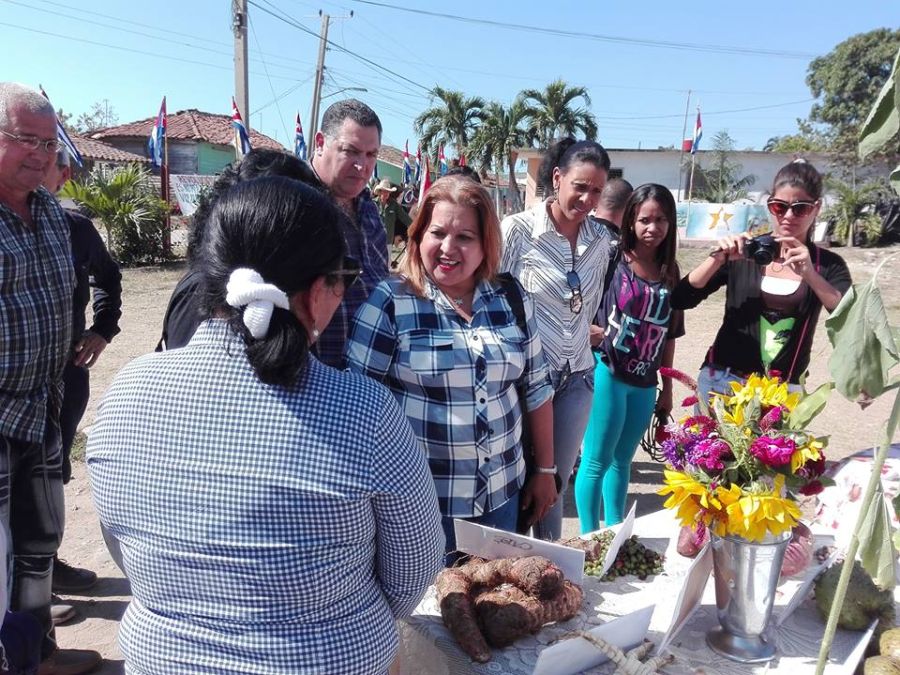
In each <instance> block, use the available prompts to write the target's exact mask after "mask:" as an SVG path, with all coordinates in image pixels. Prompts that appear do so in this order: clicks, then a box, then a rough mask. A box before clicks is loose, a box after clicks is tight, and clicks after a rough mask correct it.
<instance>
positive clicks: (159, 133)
mask: <svg viewBox="0 0 900 675" xmlns="http://www.w3.org/2000/svg"><path fill="white" fill-rule="evenodd" d="M166 125H167V116H166V97H165V96H163V100H162V104H161V105H160V106H159V114H158V115H157V116H156V124H154V125H153V128H152V129H151V130H150V138H149V139H148V140H147V154H148V155H150V161H151V162H152V163H153V166H156V167H160V166H162V165H163V162H164V161H165V143H166Z"/></svg>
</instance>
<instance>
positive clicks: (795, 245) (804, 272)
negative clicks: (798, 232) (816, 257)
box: [775, 237, 814, 279]
mask: <svg viewBox="0 0 900 675" xmlns="http://www.w3.org/2000/svg"><path fill="white" fill-rule="evenodd" d="M775 241H777V242H778V243H780V244H781V255H782V257H783V258H784V263H783V264H784V265H787V266H789V267H790V268H791V270H792V271H793V272H794V273H795V274H797V275H799V276H800V277H801V278H803V279H806V278H807V277H808V276H809V273H810V272H812V271H813V269H814V267H813V264H812V260H811V259H810V257H809V249H808V248H807V247H806V244H804V243H803V242H801V241H800V240H799V239H797V238H796V237H775Z"/></svg>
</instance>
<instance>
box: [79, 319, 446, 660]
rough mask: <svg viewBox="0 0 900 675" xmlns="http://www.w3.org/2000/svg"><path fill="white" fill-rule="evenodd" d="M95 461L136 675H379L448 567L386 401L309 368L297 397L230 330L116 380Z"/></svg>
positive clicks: (334, 374) (218, 330)
mask: <svg viewBox="0 0 900 675" xmlns="http://www.w3.org/2000/svg"><path fill="white" fill-rule="evenodd" d="M88 467H89V469H90V478H91V485H92V488H93V492H94V500H95V502H96V504H97V510H98V512H99V515H100V520H101V522H102V523H103V524H104V525H105V526H106V527H107V528H109V530H110V532H111V533H112V535H113V536H114V537H115V538H116V539H117V540H118V542H119V543H120V544H121V548H122V553H123V558H124V568H125V572H126V574H127V575H128V578H129V580H130V582H131V589H132V593H133V600H132V602H131V604H130V605H129V607H128V610H127V611H126V612H125V616H124V618H123V619H122V625H121V630H120V633H119V641H120V644H121V647H122V652H123V653H124V655H125V660H126V665H127V666H128V669H129V672H134V673H141V674H149V673H152V674H157V673H158V674H159V675H172V674H173V673H242V674H243V673H273V674H278V675H282V674H284V673H375V672H384V671H385V670H387V668H388V666H389V664H390V663H391V661H392V659H393V657H394V655H395V652H396V650H397V645H398V637H397V633H396V629H395V619H396V618H397V617H401V616H404V615H408V614H410V613H411V612H412V610H413V609H414V608H415V606H416V604H417V603H418V602H419V600H420V599H421V597H422V595H423V594H424V592H425V590H426V589H427V587H428V586H429V585H430V584H431V583H432V581H433V580H434V577H435V575H436V573H437V572H438V571H439V570H440V568H441V566H442V562H443V553H444V537H443V533H442V531H441V527H440V514H439V512H438V508H437V499H436V497H435V491H434V486H433V483H432V481H431V477H430V476H429V474H428V466H427V464H426V463H425V460H424V458H423V456H422V451H421V449H420V448H419V445H418V443H417V442H416V439H415V436H414V435H413V433H412V430H411V429H410V427H409V424H408V423H407V421H406V419H405V418H404V417H403V413H402V412H401V411H400V409H399V408H398V406H397V404H396V402H395V401H394V400H393V398H392V397H391V395H390V393H389V392H388V391H387V390H386V389H384V388H383V387H381V386H379V385H377V384H376V383H375V382H373V381H371V380H369V379H368V378H364V377H361V376H359V375H355V374H353V373H347V372H339V371H336V370H334V369H332V368H329V367H327V366H325V365H323V364H321V363H320V362H318V361H317V360H316V359H315V358H313V357H311V358H310V359H309V362H308V366H307V367H306V369H305V370H304V372H303V373H302V374H301V375H300V377H299V378H298V381H297V383H296V384H295V385H294V386H291V387H276V386H269V385H265V384H262V383H261V382H260V381H259V380H258V379H257V377H256V376H255V374H254V372H253V370H252V369H251V367H250V365H249V363H248V362H247V359H246V357H245V355H244V349H243V343H242V342H241V341H240V339H239V338H237V337H236V336H234V335H233V333H232V332H231V330H230V329H229V328H228V327H227V325H226V323H225V322H224V321H223V320H211V321H208V322H206V323H204V324H201V325H200V327H199V328H198V329H197V332H196V333H195V335H194V337H193V338H192V339H191V341H190V343H188V345H187V346H186V347H184V348H182V349H177V350H173V351H168V352H161V353H156V354H150V355H147V356H144V357H141V358H139V359H137V360H136V361H133V362H132V363H131V364H129V365H128V366H126V367H125V368H124V369H123V370H122V371H121V372H120V373H119V374H118V375H117V376H116V379H115V381H114V382H113V384H112V386H111V387H110V389H109V391H108V392H107V394H106V396H105V397H104V399H103V403H102V404H101V406H100V411H99V415H98V417H97V421H96V423H95V425H94V428H93V431H92V433H91V437H90V442H89V444H88Z"/></svg>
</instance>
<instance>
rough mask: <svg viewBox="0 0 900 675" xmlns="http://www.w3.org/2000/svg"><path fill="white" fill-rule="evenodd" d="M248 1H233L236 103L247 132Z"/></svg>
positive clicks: (248, 128) (248, 97) (248, 117)
mask: <svg viewBox="0 0 900 675" xmlns="http://www.w3.org/2000/svg"><path fill="white" fill-rule="evenodd" d="M248 22H249V18H248V16H247V0H231V29H232V31H233V32H234V101H235V103H237V107H238V111H239V112H240V113H241V118H242V119H243V120H244V124H246V125H247V131H248V132H249V131H250V76H249V73H248V72H247V25H248Z"/></svg>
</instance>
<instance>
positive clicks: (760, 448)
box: [750, 436, 797, 467]
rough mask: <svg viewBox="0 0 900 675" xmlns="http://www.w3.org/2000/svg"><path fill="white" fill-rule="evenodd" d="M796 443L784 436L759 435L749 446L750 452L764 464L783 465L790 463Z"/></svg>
mask: <svg viewBox="0 0 900 675" xmlns="http://www.w3.org/2000/svg"><path fill="white" fill-rule="evenodd" d="M796 449H797V444H796V443H794V441H792V440H791V439H790V438H785V437H784V436H760V437H759V438H757V439H756V440H755V441H753V444H752V445H751V446H750V454H751V455H753V456H754V457H756V459H758V460H759V461H760V462H762V463H763V464H765V465H766V466H774V467H777V466H784V465H785V464H790V463H791V455H793V454H794V451H795V450H796Z"/></svg>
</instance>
